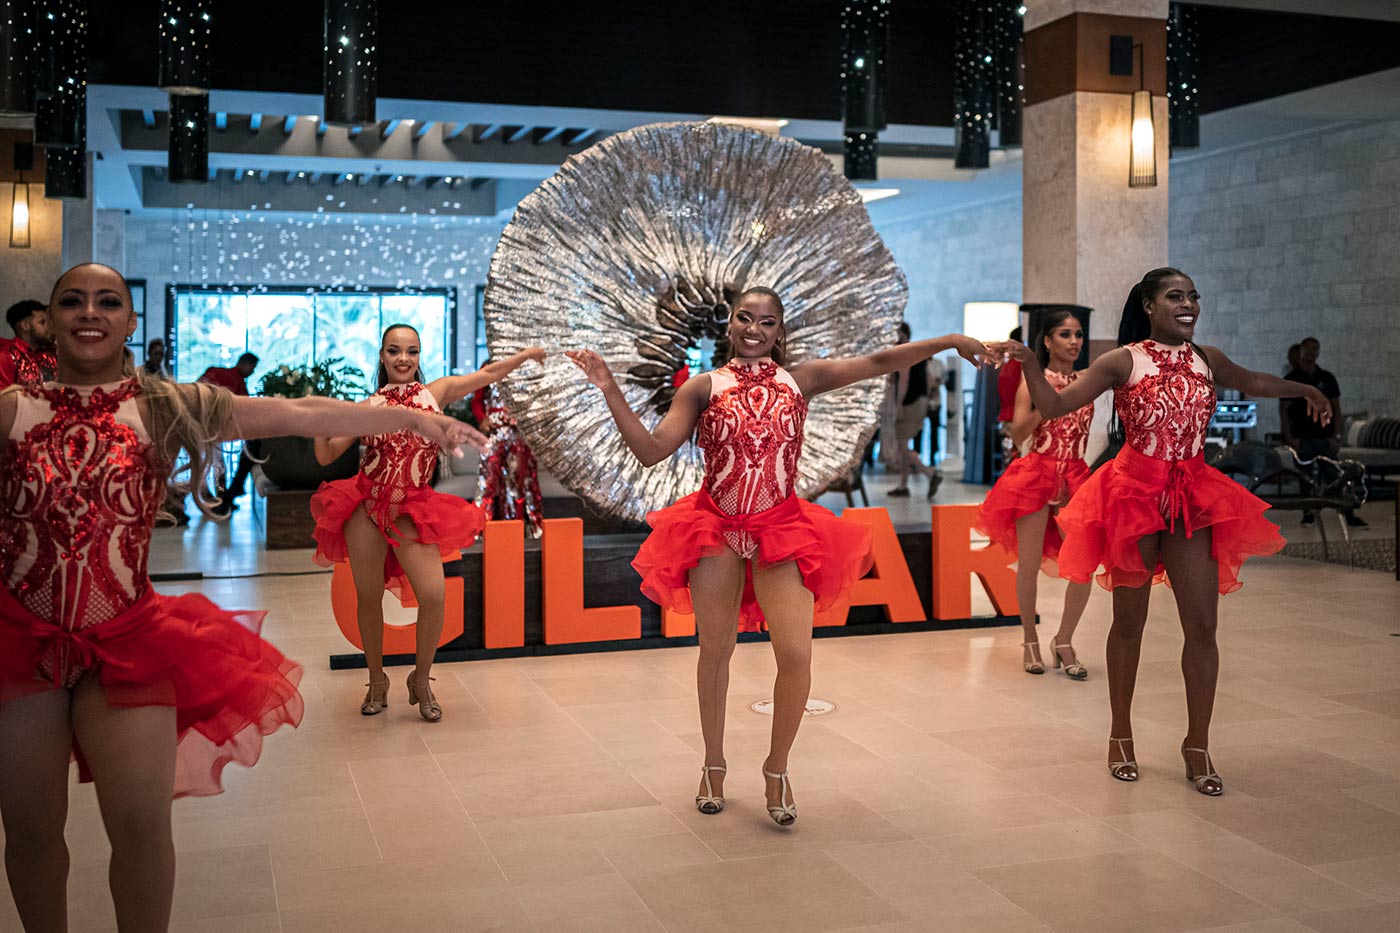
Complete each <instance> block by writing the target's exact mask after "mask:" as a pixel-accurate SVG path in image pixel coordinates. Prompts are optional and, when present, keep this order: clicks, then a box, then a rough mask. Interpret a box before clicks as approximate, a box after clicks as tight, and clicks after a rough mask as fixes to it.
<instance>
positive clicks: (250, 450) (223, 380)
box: [162, 346, 260, 515]
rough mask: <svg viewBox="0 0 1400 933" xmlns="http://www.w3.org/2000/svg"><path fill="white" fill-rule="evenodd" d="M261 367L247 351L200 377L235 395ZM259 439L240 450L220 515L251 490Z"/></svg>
mask: <svg viewBox="0 0 1400 933" xmlns="http://www.w3.org/2000/svg"><path fill="white" fill-rule="evenodd" d="M163 350H164V347H163V346H162V351H163ZM257 368H258V358H257V356H256V355H254V354H252V353H245V354H243V355H242V356H240V357H239V358H238V362H237V363H235V364H233V366H231V367H226V366H210V367H209V368H208V369H206V370H205V371H204V375H202V376H200V377H199V381H200V382H207V383H209V384H210V385H216V386H222V387H223V388H225V389H228V390H229V391H230V392H232V393H233V394H234V395H247V394H248V377H249V376H251V375H253V370H255V369H257ZM257 443H258V442H257V441H244V443H243V449H242V450H241V451H239V454H238V469H236V470H235V471H234V473H233V479H232V480H230V481H229V483H228V485H227V486H225V487H224V488H223V489H222V490H220V492H219V504H218V505H217V506H215V507H214V513H215V514H216V515H227V514H229V513H230V512H232V511H233V510H234V509H236V508H238V506H237V505H236V504H235V502H234V500H236V499H237V498H238V497H239V496H242V495H243V493H245V492H246V491H247V488H246V487H247V485H248V474H249V473H251V472H253V462H254V461H253V457H256V456H259V455H260V451H259V450H258V448H257ZM250 454H251V456H250Z"/></svg>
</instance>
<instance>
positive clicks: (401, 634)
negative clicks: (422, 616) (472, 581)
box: [331, 561, 463, 654]
mask: <svg viewBox="0 0 1400 933" xmlns="http://www.w3.org/2000/svg"><path fill="white" fill-rule="evenodd" d="M444 582H445V583H446V585H447V589H446V593H445V594H444V595H445V599H444V601H443V607H442V612H443V624H442V637H441V638H439V639H438V647H439V648H441V647H442V646H443V645H445V644H447V643H448V642H449V641H451V640H452V639H454V638H460V637H461V635H462V628H463V602H462V578H461V577H448V578H447V579H446V580H445V581H444ZM402 602H403V605H404V606H406V607H410V608H411V607H413V606H417V605H418V600H416V599H414V598H413V594H412V589H411V588H409V589H405V590H404V599H403V601H402ZM331 612H332V613H333V614H334V615H335V624H336V625H338V626H340V632H341V634H342V635H344V636H345V637H346V638H348V639H349V640H350V644H352V645H354V646H355V647H356V648H358V649H360V650H361V651H364V650H365V643H364V641H363V640H362V639H361V638H360V623H359V607H358V606H357V605H356V599H355V578H354V577H353V576H352V575H351V574H350V565H349V564H348V563H346V562H345V561H341V562H340V563H338V564H336V565H335V570H334V571H332V573H331ZM417 638H418V626H417V624H416V623H412V622H410V623H409V624H408V625H389V624H387V623H386V624H385V626H384V653H385V654H413V652H414V650H415V649H416V648H417Z"/></svg>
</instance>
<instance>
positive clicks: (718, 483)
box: [696, 361, 807, 557]
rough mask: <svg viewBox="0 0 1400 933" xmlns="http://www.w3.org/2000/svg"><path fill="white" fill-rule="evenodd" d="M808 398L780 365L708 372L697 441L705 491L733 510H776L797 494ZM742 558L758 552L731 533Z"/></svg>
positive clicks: (737, 365)
mask: <svg viewBox="0 0 1400 933" xmlns="http://www.w3.org/2000/svg"><path fill="white" fill-rule="evenodd" d="M806 420H807V400H806V399H804V398H803V397H802V393H801V392H800V391H799V390H798V388H797V383H796V382H794V381H793V378H792V376H791V375H789V374H788V372H787V370H785V369H782V368H781V367H779V366H778V364H776V363H758V364H746V363H740V362H737V361H731V362H730V363H729V364H728V365H726V366H723V367H721V368H720V369H716V370H714V371H713V372H712V373H710V402H709V405H708V406H707V407H706V408H705V410H704V411H703V412H702V413H701V415H700V423H699V425H698V435H697V438H696V443H697V444H698V445H699V446H700V448H701V449H702V450H704V451H705V491H706V492H708V493H709V495H710V498H711V499H713V500H714V502H715V504H716V505H717V506H719V508H720V509H721V510H722V511H724V512H726V513H728V514H730V515H749V514H752V513H754V512H763V511H766V510H767V509H771V508H773V507H774V506H775V505H778V504H779V503H781V502H783V501H784V500H785V499H787V498H788V497H789V496H791V495H792V493H793V489H794V488H795V486H796V484H797V459H798V457H800V456H801V454H802V427H803V425H804V424H805V423H806ZM725 539H726V541H727V542H728V544H729V546H730V547H731V548H733V549H734V551H735V552H736V553H738V554H739V555H740V556H742V557H750V556H752V554H753V552H754V551H755V550H756V547H757V546H756V544H755V542H754V541H753V539H752V538H751V537H750V536H749V535H748V534H747V533H746V532H743V531H730V532H726V533H725Z"/></svg>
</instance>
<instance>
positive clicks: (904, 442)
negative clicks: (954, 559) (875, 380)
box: [889, 321, 943, 499]
mask: <svg viewBox="0 0 1400 933" xmlns="http://www.w3.org/2000/svg"><path fill="white" fill-rule="evenodd" d="M909 336H910V331H909V325H908V324H906V323H905V322H903V321H900V322H899V343H900V345H904V344H907V343H908V342H909ZM893 379H894V399H895V410H894V437H895V457H896V461H895V462H896V464H897V465H898V467H899V484H898V485H896V486H895V487H894V488H893V489H891V490H890V492H889V494H890V495H891V496H904V497H907V496H908V495H909V474H910V473H912V472H917V473H921V474H922V475H924V476H925V477H927V478H928V498H930V499H932V498H933V496H934V494H935V493H936V492H938V484H939V483H941V482H942V481H943V477H942V476H940V475H939V473H938V471H937V470H936V469H934V468H933V466H932V465H931V464H927V463H924V461H923V459H922V458H921V457H920V456H919V451H918V447H917V445H916V444H915V443H914V441H915V439H916V438H917V437H918V436H919V435H920V434H921V432H922V431H923V425H924V419H925V418H927V417H928V412H929V391H930V379H929V370H928V360H927V359H922V360H919V361H918V362H916V363H914V364H913V365H912V366H910V367H909V368H907V369H901V370H900V371H899V372H897V373H895V374H894V376H893ZM932 389H933V391H935V392H936V391H937V390H938V386H937V384H936V383H934V384H933V385H932ZM935 446H936V445H935Z"/></svg>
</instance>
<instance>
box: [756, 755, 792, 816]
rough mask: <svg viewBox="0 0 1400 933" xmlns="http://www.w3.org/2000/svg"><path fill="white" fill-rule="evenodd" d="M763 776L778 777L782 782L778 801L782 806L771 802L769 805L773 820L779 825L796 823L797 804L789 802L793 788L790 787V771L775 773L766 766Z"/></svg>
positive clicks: (769, 813) (769, 812)
mask: <svg viewBox="0 0 1400 933" xmlns="http://www.w3.org/2000/svg"><path fill="white" fill-rule="evenodd" d="M763 776H764V777H766V778H777V779H778V780H779V781H781V782H782V784H781V794H780V796H779V797H778V802H779V803H781V804H782V806H780V807H775V806H773V805H772V804H771V803H770V804H769V805H768V815H769V816H771V817H772V818H773V822H774V823H777V824H778V825H779V826H791V825H792V824H793V823H796V822H797V804H796V803H788V800H789V799H790V798H791V797H792V790H791V788H789V787H788V773H787V772H786V771H784V772H783V773H782V774H774V773H773V772H771V771H769V770H767V769H766V768H765V769H764V771H763Z"/></svg>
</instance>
